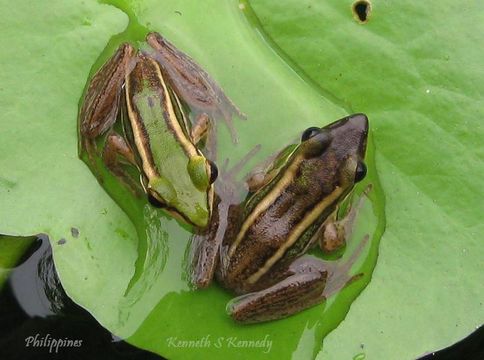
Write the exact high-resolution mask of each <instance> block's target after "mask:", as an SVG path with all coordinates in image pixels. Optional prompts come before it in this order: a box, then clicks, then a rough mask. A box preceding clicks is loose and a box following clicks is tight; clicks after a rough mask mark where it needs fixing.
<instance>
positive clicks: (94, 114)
mask: <svg viewBox="0 0 484 360" xmlns="http://www.w3.org/2000/svg"><path fill="white" fill-rule="evenodd" d="M134 53H135V50H134V48H133V47H132V46H131V45H130V44H128V43H124V44H121V45H120V46H119V48H118V49H117V51H116V52H115V53H114V55H113V56H112V57H111V58H110V59H109V60H108V61H107V62H106V63H105V64H104V65H103V66H102V67H101V68H100V69H99V70H98V71H97V72H96V74H95V75H94V76H93V77H92V79H91V81H90V82H89V85H88V88H87V90H86V94H85V96H84V99H83V103H82V106H81V110H80V112H79V132H80V134H81V136H82V138H83V142H82V150H86V152H87V153H88V155H89V158H90V159H91V160H92V153H93V152H94V151H95V150H96V146H95V139H96V138H97V137H98V136H100V135H102V134H104V133H105V132H106V131H107V130H108V129H109V128H110V127H111V126H112V125H113V124H114V122H115V121H116V116H117V114H118V109H119V101H120V97H121V92H122V86H123V83H124V77H125V74H126V69H127V67H128V65H129V63H130V61H131V59H132V58H133V56H134ZM91 162H93V161H91Z"/></svg>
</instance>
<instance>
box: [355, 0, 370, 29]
mask: <svg viewBox="0 0 484 360" xmlns="http://www.w3.org/2000/svg"><path fill="white" fill-rule="evenodd" d="M370 11H371V3H370V2H369V1H368V0H358V1H356V2H355V3H354V4H353V14H354V15H355V17H356V18H357V19H358V20H359V22H360V23H362V24H363V23H366V22H367V21H368V18H369V16H370Z"/></svg>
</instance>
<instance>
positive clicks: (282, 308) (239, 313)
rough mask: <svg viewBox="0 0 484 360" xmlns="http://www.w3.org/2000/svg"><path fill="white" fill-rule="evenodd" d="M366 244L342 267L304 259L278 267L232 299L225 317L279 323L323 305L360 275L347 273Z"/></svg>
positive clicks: (362, 244)
mask: <svg viewBox="0 0 484 360" xmlns="http://www.w3.org/2000/svg"><path fill="white" fill-rule="evenodd" d="M367 242H368V235H366V236H365V237H364V239H363V240H362V241H361V242H360V243H359V244H358V246H357V248H356V249H355V250H354V252H353V254H351V256H350V258H349V259H348V260H346V261H345V262H344V263H341V262H340V261H333V262H330V261H322V260H319V259H317V258H315V257H313V256H310V255H304V256H301V257H299V258H297V259H296V260H294V261H293V262H292V263H291V264H289V265H288V266H287V265H286V266H284V265H282V266H279V268H276V269H274V271H271V272H270V273H268V274H266V275H265V276H263V277H262V278H261V279H260V280H259V281H258V282H257V283H255V284H254V285H252V289H250V288H249V291H253V292H249V293H247V294H245V295H241V296H239V297H236V298H234V299H232V300H231V301H230V302H229V303H228V304H227V312H228V314H229V315H230V316H231V317H232V318H233V319H234V320H236V321H238V322H242V323H257V322H263V321H269V320H277V319H281V318H284V317H287V316H289V315H292V314H295V313H298V312H300V311H302V310H305V309H307V308H310V307H312V306H314V305H316V304H319V303H321V302H323V301H325V300H326V299H327V298H328V297H329V296H331V295H333V294H335V293H336V292H338V291H339V290H341V289H342V288H344V287H345V286H347V285H349V284H351V283H352V282H353V281H355V280H357V279H359V278H360V277H361V276H362V275H363V274H361V273H360V274H356V275H353V276H352V275H349V271H350V269H351V267H352V265H353V264H354V263H355V261H356V260H357V259H358V258H359V256H360V255H361V252H362V250H363V247H364V246H365V245H366V244H367ZM254 290H255V291H254ZM257 290H258V291H257Z"/></svg>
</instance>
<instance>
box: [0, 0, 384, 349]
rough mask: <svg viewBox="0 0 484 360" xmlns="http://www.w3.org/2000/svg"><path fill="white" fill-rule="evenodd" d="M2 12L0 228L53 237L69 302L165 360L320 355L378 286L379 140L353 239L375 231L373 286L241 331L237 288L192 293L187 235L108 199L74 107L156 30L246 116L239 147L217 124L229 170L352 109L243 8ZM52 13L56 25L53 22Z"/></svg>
mask: <svg viewBox="0 0 484 360" xmlns="http://www.w3.org/2000/svg"><path fill="white" fill-rule="evenodd" d="M3 8H4V9H5V12H4V14H3V15H4V24H5V25H4V29H2V32H1V34H0V44H1V45H2V48H3V49H11V51H9V52H2V54H0V63H1V64H2V67H1V69H0V83H1V84H2V85H1V88H0V91H1V92H2V96H1V97H0V105H1V108H2V109H3V110H4V112H3V117H2V142H1V143H0V154H2V156H1V158H0V160H1V162H0V168H1V169H2V173H1V175H0V198H1V206H0V219H1V223H0V233H3V234H8V235H13V236H20V235H31V234H38V233H45V234H48V235H49V238H50V241H51V244H52V246H53V255H54V261H55V264H56V268H57V271H58V273H59V276H60V279H61V281H62V284H63V286H64V288H65V290H66V292H67V293H68V295H69V296H70V297H71V298H72V299H73V300H74V301H76V302H77V303H78V304H80V305H81V306H83V307H85V308H86V309H87V310H88V311H90V312H91V313H92V314H93V315H94V316H95V317H96V319H97V320H98V321H99V322H100V323H101V324H102V325H103V326H105V327H106V328H107V329H109V330H110V331H112V332H113V333H115V334H116V335H118V336H120V337H123V338H126V339H127V341H129V342H131V343H133V344H135V345H137V346H140V347H143V348H145V349H149V350H151V351H154V352H157V353H159V354H162V355H164V356H166V357H169V358H199V357H201V356H210V357H212V358H226V357H229V358H234V357H243V358H245V357H248V356H265V357H269V358H288V357H290V356H291V354H294V356H297V357H298V358H311V357H313V356H314V355H315V352H316V351H317V350H318V349H319V347H320V341H321V339H322V337H323V336H324V335H325V334H326V333H328V332H329V331H330V330H331V329H333V328H334V327H336V326H337V324H338V323H339V322H340V321H341V320H342V318H343V317H344V316H345V314H346V311H347V310H348V308H349V306H350V304H351V302H352V301H353V299H354V298H355V297H356V296H357V295H358V294H359V293H360V292H361V291H362V289H363V287H364V286H365V285H366V284H367V283H368V281H369V277H370V275H371V271H372V269H373V265H374V263H375V261H376V251H377V248H378V239H379V235H380V234H381V231H382V226H383V220H384V219H383V215H382V206H383V199H382V197H381V194H380V193H379V191H380V186H379V184H378V180H377V178H376V171H375V167H374V164H373V162H372V161H371V159H373V157H374V155H375V153H374V149H373V147H372V146H371V143H370V149H369V154H368V157H369V159H370V161H369V166H370V168H369V170H370V171H369V173H370V176H369V179H368V180H367V183H368V182H371V183H372V184H373V185H374V187H373V188H374V192H372V194H371V195H370V201H368V202H367V203H366V206H365V208H364V209H363V210H364V211H362V214H361V216H360V217H359V224H358V226H357V229H356V231H355V234H354V238H355V239H362V238H363V237H364V235H365V234H366V233H370V234H371V241H370V244H369V246H368V247H366V248H365V251H364V256H362V257H361V259H359V261H358V263H357V264H356V267H355V269H354V271H355V272H360V271H363V272H364V274H365V275H364V277H363V279H361V280H360V281H355V282H354V283H353V284H351V285H350V286H348V287H347V288H346V289H344V290H343V291H342V292H341V293H339V294H338V295H337V296H335V297H332V298H331V299H330V300H329V301H328V302H327V303H325V304H322V305H320V306H317V307H314V308H312V309H310V310H307V311H304V312H302V313H300V314H298V315H296V316H292V317H290V318H288V319H285V320H281V321H277V322H270V323H266V324H261V325H251V326H242V325H237V324H235V323H234V322H232V320H230V318H228V317H227V316H226V314H225V311H224V307H225V304H226V302H227V301H228V300H229V299H230V297H231V295H230V294H229V293H228V292H225V291H223V290H222V289H221V288H219V287H218V286H216V285H213V286H212V287H210V288H209V289H208V290H205V291H198V292H196V291H192V290H190V289H189V287H188V285H187V281H186V274H185V272H184V262H185V257H186V256H185V252H186V249H187V245H188V241H189V238H190V232H189V231H187V229H185V228H184V227H183V226H180V224H179V223H177V222H176V221H175V220H173V219H171V218H169V217H167V216H165V215H164V214H163V213H162V212H161V211H158V210H154V209H153V208H152V207H151V206H149V205H147V204H146V203H145V202H143V201H141V200H135V199H132V198H130V197H129V194H126V193H123V188H122V187H120V186H116V184H115V181H114V179H112V178H110V177H109V174H106V181H105V183H104V186H106V188H109V189H110V190H109V191H110V195H111V196H112V197H111V196H110V195H108V193H107V192H106V191H105V189H104V188H103V187H102V186H101V185H100V184H99V183H98V182H97V181H96V179H95V177H94V176H93V174H92V173H91V172H90V171H89V169H88V168H87V166H85V164H84V163H83V162H82V161H81V160H80V159H79V158H78V153H77V141H78V139H77V130H76V121H77V112H78V102H79V99H80V98H81V95H82V92H83V88H84V86H85V84H86V81H87V80H88V78H89V74H92V72H93V71H95V69H97V68H98V67H99V65H100V64H101V63H102V61H103V59H105V58H106V57H107V56H109V54H110V53H112V50H113V49H114V48H115V47H116V45H117V44H118V43H119V42H121V41H125V40H132V41H139V39H140V38H141V37H142V36H141V33H142V32H143V31H144V30H145V29H150V30H154V31H159V32H160V33H162V34H163V35H165V36H166V37H167V38H168V39H170V41H172V42H173V43H174V44H175V45H176V46H177V47H179V48H180V49H181V50H183V51H186V52H187V53H189V55H190V56H192V57H193V58H194V59H196V61H197V62H199V63H200V64H201V65H202V66H203V67H204V68H205V69H206V70H207V72H208V73H210V74H211V75H212V76H213V77H214V78H215V79H216V80H217V81H218V82H219V83H220V84H221V86H222V87H223V89H224V90H225V91H226V92H227V94H228V95H229V96H230V97H231V98H232V99H233V100H234V102H235V103H236V104H237V105H238V106H239V107H240V109H241V110H242V111H243V112H244V113H246V114H247V115H248V120H247V121H246V122H242V121H239V122H238V123H237V125H236V127H237V130H238V132H239V138H240V144H239V145H238V146H234V145H233V144H232V143H231V139H230V135H229V133H228V132H227V131H226V130H225V129H224V128H223V127H222V126H220V131H219V134H218V135H219V138H220V149H221V150H220V154H224V155H223V156H224V157H227V158H229V160H230V164H234V163H236V162H237V161H238V160H239V159H241V158H242V157H243V156H244V155H245V154H246V153H248V152H249V151H250V150H251V149H252V148H253V147H254V146H257V145H258V144H262V149H261V151H260V152H259V154H258V155H257V157H256V158H254V159H253V160H252V161H251V162H249V164H248V165H247V166H246V170H247V169H249V168H250V167H251V166H253V165H254V164H255V163H257V162H258V161H259V160H261V159H264V158H265V157H267V156H268V155H270V154H272V153H274V152H275V151H276V150H279V149H281V148H282V147H283V146H284V145H285V144H287V143H288V142H290V141H292V140H293V139H294V138H295V137H297V136H299V135H300V133H301V132H302V131H303V130H304V129H305V128H307V127H309V126H315V125H317V126H322V125H324V124H327V123H329V122H331V121H334V120H335V119H338V118H341V117H342V116H344V115H346V114H347V113H348V112H349V110H352V109H349V108H347V107H345V106H342V105H344V104H342V103H341V102H340V101H338V99H337V98H336V97H335V96H332V95H331V94H330V93H329V92H324V91H323V92H320V91H318V89H316V88H315V87H314V86H313V85H311V84H308V82H307V81H305V80H306V79H304V78H303V77H301V76H300V75H299V74H298V73H296V72H294V70H293V69H292V68H291V67H289V66H288V65H287V63H286V62H285V61H284V59H282V58H281V57H280V56H278V55H277V54H276V53H275V52H274V50H273V48H271V47H270V46H268V44H267V43H265V42H264V38H263V37H261V36H260V33H258V32H257V31H254V27H253V25H254V23H252V22H250V21H249V20H248V19H247V17H246V13H247V11H248V10H249V8H248V6H247V5H246V4H243V3H241V4H238V3H237V2H220V1H216V0H211V1H203V2H200V1H195V0H186V1H182V2H180V1H176V0H166V1H155V0H145V1H133V2H131V1H130V2H128V1H126V2H124V1H113V2H112V3H110V4H99V3H96V2H94V1H85V2H79V3H75V4H69V5H66V4H64V3H63V2H61V1H56V0H54V1H52V2H50V3H49V7H48V8H47V7H45V6H43V5H42V4H37V3H31V2H29V1H26V0H20V1H19V2H17V3H16V4H15V6H7V4H5V6H4V7H3ZM51 14H56V17H55V19H52V21H46V19H49V17H50V16H51ZM201 14H208V15H209V16H201ZM255 30H257V29H255ZM355 110H358V111H360V110H364V109H363V108H362V109H355ZM268 134H269V135H270V136H268ZM221 156H222V155H221ZM111 185H112V186H111ZM362 185H363V186H364V185H365V184H362ZM359 191H360V192H361V191H362V187H360V189H359ZM113 199H116V201H114V200H113ZM354 244H355V245H356V244H357V243H356V242H355V243H354ZM349 250H351V249H349ZM350 255H351V251H347V253H345V257H348V256H350ZM140 259H141V260H142V261H140ZM140 267H141V270H142V271H141V275H139V274H140V272H139V271H138V272H137V271H136V270H139V269H140ZM136 274H138V275H139V276H138V277H136V276H135V275H136Z"/></svg>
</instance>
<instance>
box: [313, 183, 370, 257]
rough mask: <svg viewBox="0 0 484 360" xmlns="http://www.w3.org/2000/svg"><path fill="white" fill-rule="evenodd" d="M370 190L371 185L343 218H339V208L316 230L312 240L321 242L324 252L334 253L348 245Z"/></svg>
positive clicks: (350, 206) (320, 245)
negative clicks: (357, 216)
mask: <svg viewBox="0 0 484 360" xmlns="http://www.w3.org/2000/svg"><path fill="white" fill-rule="evenodd" d="M370 190H371V185H368V186H367V187H366V188H365V190H364V191H363V193H362V194H361V196H360V198H359V199H358V201H357V202H356V204H352V203H350V205H349V208H348V209H347V210H346V214H345V215H344V216H343V217H342V218H341V219H338V209H336V210H335V211H334V212H333V213H332V214H331V215H330V216H328V218H327V219H326V221H325V222H324V223H323V225H322V226H321V228H320V229H319V230H318V231H317V232H316V234H315V235H314V238H313V240H312V241H313V242H317V243H319V247H320V248H321V251H322V252H323V253H325V254H334V253H336V252H338V251H339V250H340V249H342V248H343V247H344V246H345V245H346V241H347V239H349V237H350V236H351V233H352V232H353V228H354V224H355V219H356V215H357V214H358V212H359V211H360V210H361V208H362V207H363V204H364V201H365V199H366V198H367V196H368V193H369V192H370Z"/></svg>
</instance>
